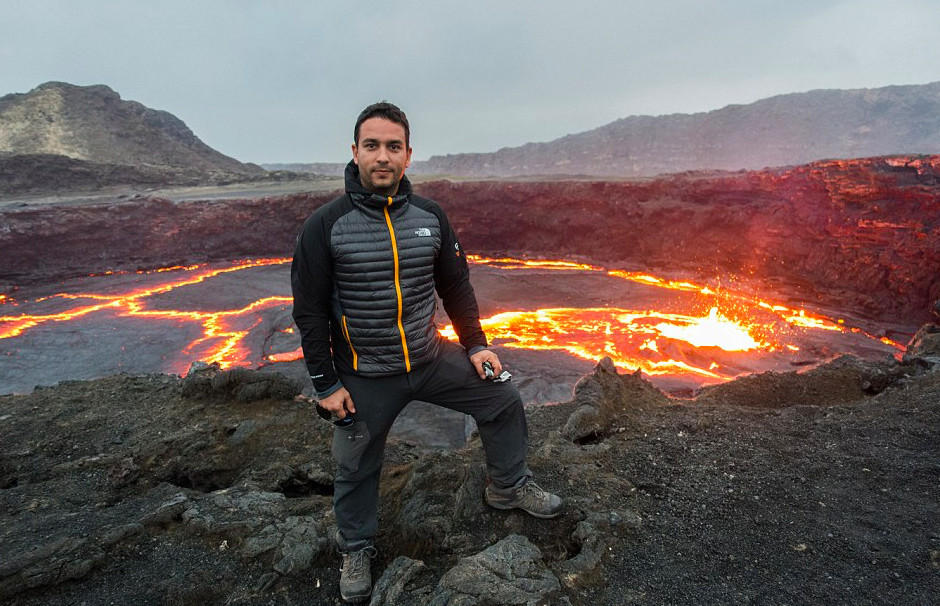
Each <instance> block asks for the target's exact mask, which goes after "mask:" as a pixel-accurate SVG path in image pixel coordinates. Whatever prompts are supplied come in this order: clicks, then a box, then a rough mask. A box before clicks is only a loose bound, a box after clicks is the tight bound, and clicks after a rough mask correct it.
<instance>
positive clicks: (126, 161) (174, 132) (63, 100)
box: [0, 82, 265, 193]
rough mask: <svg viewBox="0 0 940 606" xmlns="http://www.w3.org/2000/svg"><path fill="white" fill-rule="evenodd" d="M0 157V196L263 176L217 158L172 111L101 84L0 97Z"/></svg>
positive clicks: (54, 86)
mask: <svg viewBox="0 0 940 606" xmlns="http://www.w3.org/2000/svg"><path fill="white" fill-rule="evenodd" d="M0 154H3V155H0V193H13V192H25V191H57V190H62V189H75V188H80V187H100V186H102V185H110V184H113V183H142V184H149V183H153V182H155V181H156V182H158V183H180V184H189V183H194V182H212V183H217V182H226V181H232V180H235V179H238V178H246V177H260V176H263V175H264V174H265V170H264V169H262V168H261V167H260V166H256V165H253V164H245V163H242V162H239V161H238V160H235V159H234V158H230V157H228V156H226V155H224V154H221V153H219V152H217V151H215V150H214V149H212V148H211V147H209V146H208V145H206V144H205V143H203V142H202V141H201V140H200V139H199V138H198V137H197V136H196V135H195V134H193V132H192V130H190V129H189V127H187V126H186V124H184V123H183V121H181V120H180V119H179V118H177V117H175V116H173V115H172V114H170V113H169V112H165V111H158V110H154V109H150V108H148V107H145V106H144V105H142V104H140V103H138V102H136V101H126V100H123V99H121V97H120V95H119V94H118V93H116V92H115V91H113V90H112V89H110V88H109V87H107V86H104V85H94V86H75V85H72V84H68V83H65V82H46V83H45V84H41V85H39V86H37V87H36V88H35V89H33V90H31V91H30V92H28V93H22V94H19V93H15V94H10V95H6V96H3V97H0ZM50 176H52V177H53V179H51V180H47V179H48V177H50Z"/></svg>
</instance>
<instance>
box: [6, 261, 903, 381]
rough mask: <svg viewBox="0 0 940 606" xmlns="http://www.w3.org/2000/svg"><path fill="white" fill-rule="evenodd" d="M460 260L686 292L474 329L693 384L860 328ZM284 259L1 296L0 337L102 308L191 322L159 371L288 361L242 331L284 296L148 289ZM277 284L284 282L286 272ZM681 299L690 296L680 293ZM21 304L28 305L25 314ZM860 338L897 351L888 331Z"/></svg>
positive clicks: (280, 304)
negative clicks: (206, 305)
mask: <svg viewBox="0 0 940 606" xmlns="http://www.w3.org/2000/svg"><path fill="white" fill-rule="evenodd" d="M468 260H469V261H470V262H471V263H473V264H477V265H487V266H491V267H493V268H496V269H497V270H499V271H502V270H506V271H515V270H527V271H535V272H552V273H554V272H562V273H564V272H574V273H583V274H588V275H591V274H596V275H598V276H601V277H604V276H606V277H609V278H614V279H622V280H627V281H629V282H632V283H635V284H639V285H641V286H642V287H644V288H655V289H662V290H663V291H681V292H683V293H688V294H687V295H683V296H684V297H685V299H683V301H684V302H683V303H682V305H684V307H683V308H682V309H675V308H676V307H677V306H678V305H679V304H678V303H676V302H675V301H673V302H672V303H671V304H670V305H668V306H667V305H665V303H663V304H662V305H657V306H655V307H658V309H639V310H638V309H629V308H624V307H582V308H567V307H564V308H563V307H550V308H544V309H530V310H525V309H522V310H518V309H517V310H511V309H510V310H507V311H503V312H501V313H497V314H495V315H492V316H490V317H487V318H483V319H482V325H483V328H484V330H485V331H486V333H487V335H488V336H489V338H490V340H491V342H493V343H494V344H499V345H501V346H503V347H509V348H517V349H527V350H557V351H564V352H567V353H569V354H571V355H574V356H577V357H579V358H583V359H585V360H590V361H596V360H598V359H599V358H601V357H604V356H609V357H611V359H613V361H614V363H615V364H617V365H618V366H620V367H621V368H623V369H625V370H626V369H630V370H632V369H641V370H643V371H644V372H646V373H648V374H649V375H651V376H654V377H657V376H659V377H664V376H671V377H695V378H696V379H695V380H696V381H698V382H699V383H710V382H718V381H723V380H727V379H730V378H733V377H734V376H737V375H739V374H741V373H742V372H748V370H747V368H748V366H747V365H745V364H742V361H743V360H751V359H754V358H755V357H760V356H769V355H771V354H773V355H776V356H780V355H793V352H797V351H800V346H799V345H798V343H800V341H799V337H800V335H804V334H806V331H836V332H842V333H853V332H854V333H861V334H865V333H862V331H860V330H859V329H858V328H853V327H847V326H845V323H844V321H843V320H832V319H830V318H826V317H824V316H821V315H816V314H812V313H810V312H808V311H806V310H803V309H793V308H790V307H787V306H784V305H780V304H776V303H771V302H767V301H764V300H762V299H760V298H757V297H754V296H751V295H748V294H745V293H740V292H733V291H730V290H727V289H723V288H720V287H718V286H717V285H715V284H712V285H704V284H696V283H693V282H690V281H686V280H669V279H665V278H661V277H657V276H654V275H650V274H648V273H640V272H628V271H623V270H619V269H610V270H608V269H606V268H603V267H600V266H596V265H591V264H586V263H579V262H574V261H566V260H544V259H510V258H502V259H492V258H483V257H477V256H473V255H468ZM289 262H290V259H284V258H275V259H254V260H246V261H241V262H236V263H234V264H232V265H229V266H225V267H221V268H218V267H216V268H210V267H207V266H205V265H193V266H183V267H181V266H175V267H164V268H159V269H154V270H151V271H148V272H137V273H138V274H142V277H141V278H140V279H141V280H147V281H150V282H152V283H150V284H147V285H145V286H140V287H137V288H133V289H131V290H129V291H127V292H120V293H117V294H106V293H58V294H54V295H51V296H46V297H40V298H36V299H33V300H32V301H13V300H12V299H10V298H9V297H7V296H6V295H0V313H3V315H2V316H0V341H2V340H7V341H8V342H11V341H10V340H15V339H17V338H18V337H20V336H22V335H23V334H24V333H26V332H27V331H29V330H31V329H35V328H37V327H41V326H44V325H55V324H62V323H68V322H71V321H75V320H78V319H80V318H85V317H88V316H91V315H92V314H111V316H112V317H121V318H139V319H141V320H146V321H169V322H172V323H173V324H174V325H175V326H176V327H177V328H176V330H184V329H185V330H188V331H190V332H191V331H192V330H193V329H195V330H196V331H197V333H198V335H199V336H197V337H196V338H194V339H192V340H191V341H189V342H188V343H187V345H186V346H185V347H184V348H183V349H182V351H176V352H167V353H168V355H169V356H170V358H172V361H170V362H168V365H169V368H162V369H160V370H169V371H172V372H180V373H181V372H184V371H185V369H186V367H187V366H188V364H189V362H190V361H191V360H194V359H199V360H204V361H206V362H209V363H213V362H215V363H218V364H219V365H220V366H222V367H223V368H226V367H232V366H254V365H257V364H259V363H275V362H288V361H292V360H297V359H300V358H301V357H302V354H301V352H300V349H299V347H297V345H298V341H299V338H298V335H297V334H296V332H295V331H294V329H293V328H286V329H279V328H271V327H270V326H267V327H266V328H264V329H263V330H267V331H268V333H269V335H270V332H271V331H272V330H274V331H275V333H282V336H283V337H284V340H283V342H291V343H292V344H291V345H290V347H289V348H285V347H279V348H274V349H290V350H289V351H263V352H259V351H258V346H257V343H258V341H259V340H263V341H264V342H265V343H267V340H268V336H265V335H262V338H261V339H259V338H257V337H255V338H252V337H251V335H252V334H253V331H257V330H262V329H259V326H261V324H262V316H261V312H262V311H264V310H271V309H274V310H281V311H283V310H286V309H287V308H288V307H289V306H290V304H291V297H290V296H288V294H287V293H285V294H283V295H279V294H272V295H270V296H262V297H260V298H257V299H255V300H253V301H250V302H249V303H247V304H245V305H238V306H236V307H234V308H231V309H222V310H205V309H199V308H197V309H193V308H192V307H193V305H190V306H186V307H185V308H181V309H166V308H165V307H167V305H168V304H172V305H173V306H174V307H179V306H180V304H179V303H178V300H179V299H180V298H181V297H182V298H183V299H185V296H184V295H181V294H177V293H174V294H173V295H172V296H170V297H169V298H167V297H166V296H163V297H160V295H167V293H171V292H172V291H178V293H182V292H183V291H180V290H179V289H181V288H182V287H185V286H193V285H196V284H200V283H203V282H206V281H208V280H211V279H213V278H217V277H219V276H222V275H223V274H230V273H233V272H239V271H243V270H247V269H251V268H257V267H263V266H280V265H285V264H287V263H289ZM117 273H121V272H115V274H117ZM124 273H126V272H124ZM157 274H159V275H160V277H159V278H158V277H157ZM97 275H98V276H106V277H107V279H111V277H112V276H113V274H110V273H104V274H97ZM124 279H125V280H126V279H127V278H124ZM134 279H135V280H136V279H137V278H134ZM205 287H206V286H203V288H205ZM209 287H210V288H212V287H214V286H209ZM284 287H285V290H287V283H286V280H285V281H284ZM190 295H191V293H190ZM690 296H691V297H692V299H691V301H692V303H691V304H690V303H689V302H688V301H689V299H688V297H690ZM664 297H665V293H663V295H662V297H661V299H662V301H663V302H665V301H666V299H665V298H664ZM167 301H169V302H170V303H168V302H167ZM195 307H201V306H199V305H195ZM506 307H510V305H508V304H507V305H506ZM14 308H15V309H16V310H17V311H19V310H24V313H13V312H14ZM27 309H28V310H31V312H30V313H26V312H25V310H27ZM441 334H443V335H444V336H446V337H448V338H451V339H454V338H456V336H455V335H454V332H453V328H452V327H450V326H447V327H445V328H444V329H442V330H441ZM865 336H866V337H868V338H870V339H871V340H874V341H880V342H881V343H885V344H887V345H890V346H892V347H895V348H897V349H902V348H901V347H900V346H899V345H898V344H897V343H894V342H893V341H891V340H890V339H887V338H884V337H882V338H880V339H878V338H876V337H872V336H870V335H867V334H866V335H865ZM250 343H254V346H252V345H250Z"/></svg>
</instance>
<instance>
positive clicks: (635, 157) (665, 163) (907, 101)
mask: <svg viewBox="0 0 940 606" xmlns="http://www.w3.org/2000/svg"><path fill="white" fill-rule="evenodd" d="M937 152H940V82H932V83H930V84H922V85H910V86H886V87H882V88H872V89H854V90H814V91H810V92H805V93H793V94H787V95H778V96H775V97H770V98H767V99H761V100H759V101H755V102H754V103H750V104H747V105H729V106H727V107H724V108H721V109H717V110H714V111H710V112H706V113H699V114H670V115H667V116H630V117H628V118H622V119H620V120H617V121H615V122H611V123H610V124H606V125H604V126H601V127H598V128H595V129H593V130H589V131H586V132H582V133H576V134H572V135H566V136H564V137H561V138H559V139H555V140H554V141H548V142H545V143H526V144H525V145H521V146H519V147H506V148H503V149H500V150H499V151H496V152H492V153H463V154H448V155H446V156H432V157H431V158H430V159H429V160H428V161H427V162H416V163H415V166H414V170H418V171H422V172H426V173H431V174H442V175H467V176H476V177H481V176H482V177H486V176H489V177H493V176H503V177H508V176H521V175H597V176H619V177H636V176H651V175H657V174H663V173H676V172H681V171H686V170H703V169H724V170H738V169H756V168H763V167H765V166H783V165H792V164H802V163H805V162H812V161H816V160H820V159H823V158H856V157H860V156H878V155H887V154H899V153H928V154H935V153H937Z"/></svg>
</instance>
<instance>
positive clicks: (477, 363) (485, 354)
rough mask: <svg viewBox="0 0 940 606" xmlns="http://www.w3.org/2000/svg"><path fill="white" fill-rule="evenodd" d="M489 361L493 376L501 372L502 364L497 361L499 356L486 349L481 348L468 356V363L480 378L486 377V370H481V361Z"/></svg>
mask: <svg viewBox="0 0 940 606" xmlns="http://www.w3.org/2000/svg"><path fill="white" fill-rule="evenodd" d="M484 362H489V363H490V364H492V365H493V376H496V377H498V376H499V375H500V373H502V372H503V365H502V364H500V363H499V357H498V356H497V355H496V354H494V353H493V352H492V351H490V350H488V349H481V350H480V351H478V352H476V353H475V354H473V355H472V356H470V363H471V364H473V367H474V368H476V369H477V374H478V375H480V378H481V379H486V372H485V371H484V370H483V363H484Z"/></svg>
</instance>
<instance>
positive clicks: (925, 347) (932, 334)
mask: <svg viewBox="0 0 940 606" xmlns="http://www.w3.org/2000/svg"><path fill="white" fill-rule="evenodd" d="M916 359H924V360H928V361H930V362H931V363H934V364H940V325H938V324H924V325H923V326H921V327H920V330H918V331H917V333H916V334H915V335H914V337H913V338H912V339H911V341H910V343H908V344H907V348H906V349H905V351H904V361H905V362H911V361H914V360H916Z"/></svg>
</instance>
